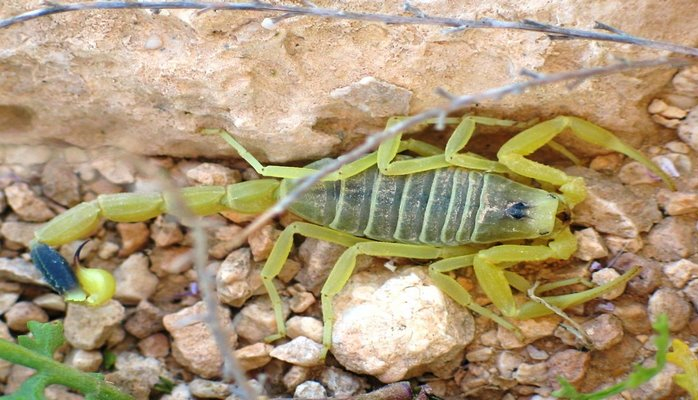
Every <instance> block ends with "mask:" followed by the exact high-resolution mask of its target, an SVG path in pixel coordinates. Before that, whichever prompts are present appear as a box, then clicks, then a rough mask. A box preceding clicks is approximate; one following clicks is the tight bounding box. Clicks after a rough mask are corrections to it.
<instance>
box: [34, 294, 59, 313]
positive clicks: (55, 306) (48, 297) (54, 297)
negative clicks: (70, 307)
mask: <svg viewBox="0 0 698 400" xmlns="http://www.w3.org/2000/svg"><path fill="white" fill-rule="evenodd" d="M32 302H33V303H34V304H36V305H37V306H39V307H41V308H43V309H45V310H51V311H65V308H66V304H65V301H64V300H63V297H62V296H61V295H59V294H56V293H46V294H42V295H41V296H39V297H36V298H35V299H34V300H32Z"/></svg>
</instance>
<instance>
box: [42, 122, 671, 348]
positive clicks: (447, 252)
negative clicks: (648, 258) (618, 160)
mask: <svg viewBox="0 0 698 400" xmlns="http://www.w3.org/2000/svg"><path fill="white" fill-rule="evenodd" d="M399 118H404V117H395V118H392V119H390V121H389V122H388V126H390V125H391V124H394V123H395V122H396V121H399ZM445 122H446V123H447V124H449V125H457V126H456V128H455V130H454V132H453V134H452V136H451V137H450V139H449V140H448V143H447V144H446V148H445V150H442V149H439V148H437V147H435V146H432V145H430V144H427V143H425V142H422V141H418V140H414V139H407V140H402V136H401V135H399V136H396V137H394V138H392V139H391V140H389V141H387V142H385V143H383V144H381V145H380V147H379V148H378V150H377V151H376V152H373V153H371V154H368V155H366V156H364V157H363V158H361V159H359V160H357V161H355V162H352V163H349V164H347V165H345V166H343V167H342V168H341V169H339V170H338V171H336V172H334V173H332V174H331V175H329V176H327V177H326V178H325V179H324V180H323V181H321V182H319V183H317V184H316V185H314V186H313V187H312V189H311V190H310V191H308V192H307V193H305V194H304V195H303V196H301V197H300V198H299V199H298V200H297V201H296V202H294V203H293V204H292V205H291V206H290V211H291V212H293V213H295V214H297V215H298V216H300V217H302V218H303V219H305V220H306V221H309V222H294V223H292V224H290V225H289V226H287V227H286V229H285V230H284V231H283V232H282V233H281V235H280V237H279V239H278V241H277V242H276V244H275V245H274V248H273V250H272V252H271V254H270V255H269V257H268V259H267V261H266V264H265V265H264V268H263V270H262V278H263V283H264V286H265V287H266V289H267V292H268V293H269V296H270V297H271V301H272V305H273V308H274V312H275V316H276V322H277V329H278V332H277V334H275V335H273V336H271V337H269V338H268V340H275V339H278V338H280V337H283V336H285V333H286V328H285V321H284V318H283V312H282V302H281V299H280V297H279V294H278V292H277V290H276V287H275V286H274V283H273V279H274V278H275V277H276V276H277V275H278V274H279V272H280V271H281V268H282V266H283V265H284V262H285V261H286V259H287V258H288V256H289V252H290V250H291V247H292V244H293V236H294V235H295V234H300V235H303V236H305V237H311V238H316V239H320V240H325V241H328V242H332V243H337V244H339V245H342V246H345V247H347V250H346V251H345V252H344V253H343V254H342V255H341V256H340V257H339V259H338V260H337V262H336V264H335V266H334V268H333V269H332V271H331V273H330V275H329V277H328V278H327V281H326V283H325V284H324V286H323V288H322V291H321V294H322V299H321V300H322V312H323V322H324V328H323V329H324V331H323V345H324V349H325V352H327V350H329V349H330V345H331V339H332V324H333V321H334V313H333V306H332V300H333V297H334V296H335V295H336V294H337V293H338V292H339V291H340V290H342V288H343V287H344V285H345V284H346V282H347V280H348V279H349V277H350V276H351V274H352V271H353V269H354V266H355V263H356V257H357V256H358V255H360V254H366V255H370V256H376V257H406V258H411V259H422V260H437V261H434V262H432V263H431V264H430V265H429V276H430V277H431V279H432V280H433V281H434V283H435V284H436V285H437V286H438V287H439V288H440V289H441V290H442V291H443V292H445V293H446V294H448V296H450V297H451V298H453V299H454V300H455V301H456V302H458V303H459V304H461V305H462V306H465V307H468V308H469V309H470V310H472V311H474V312H477V313H479V314H481V315H484V316H486V317H488V318H491V319H492V320H494V321H496V322H497V323H499V324H501V325H503V326H504V327H506V328H508V329H512V330H514V331H516V328H515V327H514V325H512V324H511V323H510V322H509V321H507V320H506V319H504V318H503V317H502V316H500V315H499V314H497V313H495V312H493V311H491V310H490V309H488V308H485V307H483V306H480V305H478V304H477V303H475V302H474V301H473V300H472V298H471V296H470V294H469V293H468V292H467V291H466V290H465V289H464V288H463V287H462V286H461V285H459V284H458V282H457V281H456V280H455V279H454V278H453V277H452V276H451V272H452V271H455V270H458V269H461V268H465V267H472V268H473V269H474V271H475V276H476V277H477V280H478V282H479V284H480V286H481V288H482V290H483V291H484V292H485V294H486V295H487V297H488V298H489V299H490V300H491V301H492V303H493V304H494V305H495V306H496V308H497V309H498V310H499V311H500V312H501V314H503V315H504V316H505V317H508V318H515V319H528V318H535V317H538V316H542V315H546V314H550V313H552V311H551V309H550V308H549V307H546V306H544V305H542V304H539V303H537V302H533V301H529V302H525V303H523V304H518V303H517V302H516V301H515V299H514V296H513V293H512V287H514V288H515V289H517V290H519V291H522V292H524V293H526V291H527V290H528V289H530V288H531V285H530V284H529V282H527V281H526V280H525V279H524V278H523V277H522V276H521V275H518V274H516V273H514V272H512V271H509V270H507V268H508V267H510V266H512V265H514V264H516V263H520V262H535V261H543V260H547V259H559V260H564V259H568V258H569V257H571V256H572V254H573V253H574V252H575V250H576V248H577V242H576V239H575V236H574V235H573V234H572V232H571V231H570V228H569V224H570V220H571V215H570V210H571V209H572V208H573V207H574V206H575V205H576V204H578V203H579V202H581V201H582V200H584V198H585V196H586V189H585V185H584V181H583V180H582V178H579V177H572V176H568V175H567V174H566V173H564V172H562V171H560V170H558V169H556V168H553V167H550V166H547V165H544V164H541V163H538V162H535V161H532V160H529V159H527V158H526V156H527V155H529V154H531V153H533V152H534V151H536V150H537V149H539V148H540V147H542V146H544V145H549V146H551V147H552V148H553V149H555V150H557V151H559V152H561V153H562V154H565V155H567V156H569V157H571V158H573V159H574V156H573V155H571V153H569V151H568V150H567V149H565V148H564V147H562V146H561V145H559V144H557V143H555V142H553V141H552V140H553V138H554V137H555V136H556V135H558V134H560V133H561V132H563V131H565V130H567V129H569V130H570V131H571V132H572V133H574V134H575V135H576V136H577V137H579V138H580V139H582V140H584V141H586V142H589V143H592V144H595V145H598V146H601V147H603V148H606V149H609V150H613V151H617V152H619V153H622V154H625V155H626V156H628V157H630V158H632V159H634V160H637V161H639V162H640V163H642V164H643V165H645V166H646V167H647V168H649V169H650V170H651V171H652V172H653V173H655V174H656V175H657V176H659V177H661V179H662V180H664V182H665V183H666V184H667V185H669V186H670V187H673V184H672V182H671V180H670V178H669V177H668V176H667V175H666V174H665V173H664V172H663V171H662V170H661V169H659V168H658V167H657V166H656V165H654V164H653V163H652V162H651V161H650V160H649V159H647V158H646V157H645V156H643V155H642V154H641V153H640V152H638V151H637V150H635V149H633V148H632V147H630V146H628V145H627V144H625V143H623V142H622V141H621V140H619V139H618V138H617V137H616V136H615V135H613V134H612V133H611V132H609V131H607V130H605V129H603V128H601V127H599V126H597V125H594V124H592V123H590V122H588V121H585V120H582V119H579V118H576V117H569V116H560V117H557V118H554V119H551V120H549V121H545V122H542V123H539V124H537V125H534V126H532V127H529V128H528V129H525V130H523V131H522V132H520V133H518V134H517V135H515V136H513V137H512V138H511V139H509V140H508V141H507V142H506V143H505V144H504V145H503V146H502V147H501V148H500V149H499V151H498V153H497V161H493V160H489V159H486V158H483V157H481V156H479V155H476V154H473V153H469V152H462V150H463V148H464V147H465V146H466V144H467V143H468V141H469V140H470V139H471V137H472V136H473V133H474V131H475V127H476V124H482V125H491V126H513V125H514V124H515V122H514V121H508V120H500V119H493V118H486V117H478V116H466V117H462V118H447V119H446V120H445ZM428 123H431V124H433V123H436V121H429V122H428ZM203 132H204V133H206V134H217V135H220V137H221V138H223V139H224V140H226V141H227V142H228V143H229V144H230V145H231V146H232V147H234V148H235V150H237V152H238V153H239V154H240V156H241V157H242V158H244V159H245V160H246V161H247V162H248V163H249V164H250V165H251V166H252V167H253V168H254V169H255V170H256V171H257V172H258V173H259V174H260V175H262V176H264V177H270V178H282V179H281V180H278V179H259V180H252V181H246V182H241V183H235V184H232V185H228V186H226V187H222V186H196V187H188V188H184V189H182V190H181V197H182V198H183V199H184V202H185V203H186V205H187V206H188V207H189V208H190V209H191V211H192V212H194V213H195V214H197V215H210V214H214V213H218V212H221V211H224V210H234V211H236V212H239V213H245V214H257V213H260V212H262V211H264V210H265V209H267V208H269V207H270V206H271V205H273V204H274V203H275V202H276V200H277V199H279V198H281V197H283V196H284V195H285V193H287V192H288V191H289V190H291V189H292V188H293V187H294V185H295V183H296V182H297V179H298V178H302V177H305V176H307V175H309V174H311V173H313V172H315V171H316V169H317V168H319V167H321V166H322V165H324V163H326V162H328V160H327V159H325V160H320V161H316V162H314V163H311V164H309V165H307V166H305V167H285V166H262V164H261V163H260V162H259V161H258V160H257V159H256V158H255V157H254V156H253V155H252V154H250V153H249V152H248V151H247V150H245V148H243V147H242V145H240V144H239V143H238V142H237V141H236V140H235V139H233V137H232V136H231V135H230V134H228V133H227V132H225V131H223V130H215V129H206V130H204V131H203ZM403 152H409V153H411V154H412V155H413V157H407V156H404V155H400V156H399V157H398V154H399V153H403ZM525 180H528V181H531V180H533V181H536V182H538V183H539V184H540V185H547V186H551V185H552V186H553V187H556V188H557V192H555V193H552V192H548V191H545V190H542V189H539V188H534V187H531V186H527V185H524V184H522V183H519V181H525ZM173 200H174V199H172V198H171V197H170V196H168V195H163V194H160V193H145V194H141V193H120V194H105V195H100V196H98V197H97V199H96V200H93V201H89V202H85V203H82V204H79V205H77V206H75V207H74V208H72V209H70V210H68V211H66V212H65V213H63V214H62V215H60V216H58V217H56V218H55V219H54V220H52V221H51V222H50V223H48V224H47V225H45V226H44V227H42V228H41V229H39V230H38V231H37V232H36V237H35V240H34V242H33V244H32V257H33V259H34V261H35V263H36V264H37V266H38V267H39V268H40V269H41V270H42V271H43V273H44V275H45V276H46V278H47V280H48V281H49V282H50V283H51V284H52V286H53V287H54V288H55V289H56V290H57V291H58V292H60V293H62V294H64V297H65V299H66V300H67V301H72V302H79V303H86V304H89V305H94V306H98V305H100V304H103V303H104V302H105V301H107V300H109V299H110V298H111V297H112V295H113V294H114V290H115V285H114V279H113V277H112V276H111V275H110V274H109V273H108V272H106V271H103V270H99V269H88V268H83V267H78V269H77V271H76V273H75V274H73V270H72V269H71V268H70V267H69V266H68V264H67V262H66V261H65V260H63V259H62V257H60V256H59V255H58V253H57V252H56V251H55V250H53V249H51V247H49V246H60V245H62V244H65V243H69V242H71V241H73V240H77V239H82V238H85V237H87V236H89V235H90V234H91V233H93V231H94V230H95V229H96V228H97V227H98V225H99V223H100V220H101V219H102V218H106V219H108V220H112V221H118V222H138V221H146V220H149V219H151V218H154V217H156V216H158V215H160V214H163V213H166V212H168V210H172V209H173V208H172V207H173V206H172V204H173ZM636 273H637V269H633V270H631V271H629V272H627V273H625V274H624V275H622V276H621V277H619V278H617V279H616V280H614V281H612V282H609V283H607V284H604V285H601V286H598V287H594V288H591V289H588V290H585V291H582V292H578V293H572V294H566V295H558V296H548V297H544V300H545V302H547V303H548V304H549V305H552V306H554V307H558V308H560V309H564V308H567V307H570V306H574V305H576V304H581V303H584V302H587V301H589V300H591V299H593V298H595V297H598V296H600V295H601V294H603V293H604V292H606V291H609V290H611V289H613V288H614V287H616V286H618V285H621V284H623V283H624V282H627V281H628V280H629V279H631V278H632V277H633V276H635V274H636ZM575 282H579V280H574V279H573V280H565V281H559V282H553V283H549V284H547V285H542V286H540V287H538V288H537V293H541V292H545V291H549V290H551V289H554V288H558V287H561V286H566V285H570V284H572V283H575Z"/></svg>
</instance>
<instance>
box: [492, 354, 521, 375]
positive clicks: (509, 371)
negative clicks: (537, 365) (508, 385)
mask: <svg viewBox="0 0 698 400" xmlns="http://www.w3.org/2000/svg"><path fill="white" fill-rule="evenodd" d="M523 362H524V359H523V357H521V356H520V355H519V354H517V353H513V352H511V351H503V352H501V353H499V355H497V359H496V362H495V366H496V367H497V371H499V376H500V377H502V378H503V379H513V378H514V372H516V369H517V368H518V367H519V365H521V363H523Z"/></svg>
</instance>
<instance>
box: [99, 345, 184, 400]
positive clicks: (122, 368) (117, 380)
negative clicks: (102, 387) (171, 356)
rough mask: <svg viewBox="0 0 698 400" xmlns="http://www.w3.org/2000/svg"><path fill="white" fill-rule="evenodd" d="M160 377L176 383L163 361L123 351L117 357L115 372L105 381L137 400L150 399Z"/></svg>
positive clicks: (106, 376) (109, 374)
mask: <svg viewBox="0 0 698 400" xmlns="http://www.w3.org/2000/svg"><path fill="white" fill-rule="evenodd" d="M160 377H163V378H166V379H168V380H171V381H174V378H173V377H172V376H171V374H170V373H169V372H168V371H167V370H166V369H165V366H164V364H163V363H162V362H161V361H159V360H157V359H155V358H152V357H143V356H141V355H140V354H138V353H135V352H132V351H123V352H121V353H119V354H118V355H117V356H116V364H115V368H114V372H111V373H108V374H106V375H105V376H104V379H105V380H106V381H108V382H111V383H113V384H114V385H116V386H117V387H119V388H121V389H122V390H123V391H126V392H127V393H129V394H131V395H132V396H133V397H134V398H136V399H148V398H150V394H151V391H153V386H155V385H156V384H157V383H158V382H159V381H160Z"/></svg>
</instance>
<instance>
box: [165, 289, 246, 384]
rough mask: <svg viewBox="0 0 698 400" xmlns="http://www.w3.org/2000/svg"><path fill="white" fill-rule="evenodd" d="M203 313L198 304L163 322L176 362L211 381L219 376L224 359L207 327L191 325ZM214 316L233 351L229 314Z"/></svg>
mask: <svg viewBox="0 0 698 400" xmlns="http://www.w3.org/2000/svg"><path fill="white" fill-rule="evenodd" d="M204 312H205V308H204V303H203V302H198V303H196V304H195V305H193V306H191V307H187V308H184V309H182V310H180V311H178V312H176V313H174V314H168V315H166V316H165V317H164V318H163V321H162V322H163V324H164V326H165V329H167V331H168V332H169V333H170V335H171V336H172V339H173V342H172V355H173V356H174V358H175V360H177V362H178V363H180V364H182V366H184V367H185V368H187V369H188V370H190V371H191V372H194V373H195V374H198V375H200V376H201V377H203V378H207V379H210V378H215V377H219V376H220V374H221V367H222V366H223V357H222V356H221V353H220V350H219V349H218V345H217V344H216V341H215V340H214V338H213V335H212V334H211V332H210V331H209V329H208V327H207V326H206V324H204V323H203V322H194V323H192V322H193V321H192V319H194V320H196V318H197V317H201V316H203V315H204ZM217 315H218V319H219V321H220V324H221V325H222V328H223V331H224V332H227V333H229V334H230V336H229V338H228V339H229V343H230V347H231V348H235V345H236V344H237V335H236V334H235V333H234V331H233V329H232V324H231V321H230V310H229V309H228V308H224V307H219V308H218V310H217Z"/></svg>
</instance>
